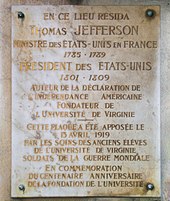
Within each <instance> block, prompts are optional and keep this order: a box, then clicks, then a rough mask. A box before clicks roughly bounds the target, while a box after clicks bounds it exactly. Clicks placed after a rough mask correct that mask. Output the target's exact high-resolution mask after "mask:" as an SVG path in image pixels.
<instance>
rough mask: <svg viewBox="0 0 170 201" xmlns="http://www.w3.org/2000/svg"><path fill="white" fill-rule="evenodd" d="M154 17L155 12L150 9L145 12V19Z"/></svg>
mask: <svg viewBox="0 0 170 201" xmlns="http://www.w3.org/2000/svg"><path fill="white" fill-rule="evenodd" d="M154 15H155V11H154V10H152V9H148V10H146V16H147V17H153V16H154Z"/></svg>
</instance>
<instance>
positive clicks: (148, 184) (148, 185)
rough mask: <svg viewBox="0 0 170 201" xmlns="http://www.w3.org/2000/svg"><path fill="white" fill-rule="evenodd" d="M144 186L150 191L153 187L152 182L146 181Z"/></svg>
mask: <svg viewBox="0 0 170 201" xmlns="http://www.w3.org/2000/svg"><path fill="white" fill-rule="evenodd" d="M146 188H147V190H148V191H152V190H153V189H154V188H155V187H154V185H153V184H152V183H147V185H146Z"/></svg>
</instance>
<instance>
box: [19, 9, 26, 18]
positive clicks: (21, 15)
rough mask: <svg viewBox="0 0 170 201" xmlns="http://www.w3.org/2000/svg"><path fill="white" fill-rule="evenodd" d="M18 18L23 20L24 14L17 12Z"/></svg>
mask: <svg viewBox="0 0 170 201" xmlns="http://www.w3.org/2000/svg"><path fill="white" fill-rule="evenodd" d="M18 18H19V19H24V18H25V15H24V13H23V12H21V11H19V12H18Z"/></svg>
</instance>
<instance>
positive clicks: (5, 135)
mask: <svg viewBox="0 0 170 201" xmlns="http://www.w3.org/2000/svg"><path fill="white" fill-rule="evenodd" d="M20 4H21V5H22V4H23V5H24V4H28V5H29V4H31V5H41V4H51V5H59V4H63V5H64V4H72V5H75V4H81V5H160V6H161V68H160V70H161V144H162V145H161V157H162V158H161V164H162V198H161V200H162V201H169V200H170V174H169V171H168V170H169V169H170V134H169V131H170V124H169V120H170V101H169V100H170V85H169V80H170V54H169V52H170V20H169V19H170V1H167V0H155V1H154V0H139V1H137V0H115V1H114V0H105V1H103V0H84V1H83V0H68V1H67V0H0V113H1V119H0V142H1V144H0V201H12V200H16V201H19V200H22V199H11V198H10V166H11V59H10V58H11V57H10V55H11V14H10V12H11V5H20ZM24 200H25V201H39V200H41V201H73V200H75V201H112V200H113V201H159V200H160V199H158V198H150V199H149V198H143V199H142V198H121V199H120V198H62V199H61V198H46V199H45V198H44V199H43V198H39V199H24Z"/></svg>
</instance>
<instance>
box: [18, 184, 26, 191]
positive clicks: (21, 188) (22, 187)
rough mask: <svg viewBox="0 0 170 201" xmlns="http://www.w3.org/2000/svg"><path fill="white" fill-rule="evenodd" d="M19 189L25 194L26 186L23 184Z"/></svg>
mask: <svg viewBox="0 0 170 201" xmlns="http://www.w3.org/2000/svg"><path fill="white" fill-rule="evenodd" d="M18 188H19V190H20V191H23V192H24V191H25V186H24V185H23V184H20V185H19V186H18Z"/></svg>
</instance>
